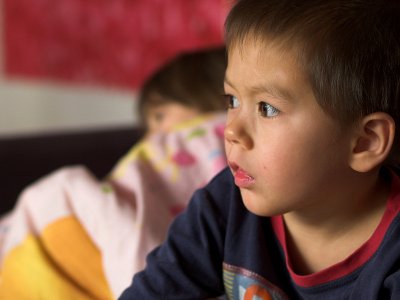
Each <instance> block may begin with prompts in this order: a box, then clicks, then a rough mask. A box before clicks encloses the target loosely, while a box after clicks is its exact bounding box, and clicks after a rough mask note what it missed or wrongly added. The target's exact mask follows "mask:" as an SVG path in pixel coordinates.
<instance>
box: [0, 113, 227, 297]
mask: <svg viewBox="0 0 400 300" xmlns="http://www.w3.org/2000/svg"><path fill="white" fill-rule="evenodd" d="M224 123H225V114H209V115H205V116H201V117H199V118H196V119H194V120H192V121H190V122H187V123H184V124H180V125H179V126H177V128H175V129H174V130H173V131H171V132H170V133H168V134H165V135H155V136H152V137H151V138H148V139H146V140H143V141H141V142H139V143H138V144H137V145H135V146H134V147H133V148H132V149H131V150H130V151H129V152H128V153H127V154H126V155H125V157H123V158H122V159H121V160H120V161H119V162H118V163H117V165H116V166H115V168H114V169H113V170H112V171H111V172H110V175H109V176H108V177H107V178H106V179H104V180H98V179H96V178H95V177H94V176H93V175H92V174H91V173H90V171H89V170H88V169H86V168H85V167H84V166H71V167H65V168H62V169H60V170H56V171H55V172H54V173H52V174H49V175H48V176H46V177H45V178H42V179H40V180H39V181H37V182H36V183H34V184H32V185H31V186H29V187H27V188H26V189H25V191H24V192H23V193H22V194H21V196H20V199H19V200H18V203H17V206H16V207H15V209H14V210H13V211H12V212H11V214H10V215H8V216H7V217H5V218H3V220H2V223H1V226H0V242H1V244H0V272H1V273H0V277H1V278H0V299H14V300H19V299H30V300H32V299H33V300H34V299H45V300H46V299H78V300H79V299H115V298H116V297H118V296H119V295H120V293H121V292H122V291H123V290H124V289H125V288H126V287H127V286H128V285H129V284H130V282H131V279H132V276H133V274H134V273H135V272H137V271H139V270H141V269H142V268H143V267H144V265H145V257H146V255H147V253H148V252H149V251H150V250H152V249H153V248H154V247H156V246H157V245H158V244H159V243H161V242H162V241H163V240H164V238H165V236H166V232H167V229H168V226H169V224H170V223H171V221H172V220H173V219H174V217H175V216H176V215H177V214H179V213H180V212H181V211H182V210H183V209H185V207H186V205H187V202H188V200H189V199H190V197H191V195H192V193H193V192H194V190H195V189H197V188H199V187H202V186H203V185H204V184H206V183H207V182H208V181H209V180H210V179H211V178H212V177H213V176H214V175H215V174H216V173H218V172H219V171H220V170H222V169H223V168H224V167H225V166H226V160H225V155H224V149H223V128H224ZM99 151H101V149H99Z"/></svg>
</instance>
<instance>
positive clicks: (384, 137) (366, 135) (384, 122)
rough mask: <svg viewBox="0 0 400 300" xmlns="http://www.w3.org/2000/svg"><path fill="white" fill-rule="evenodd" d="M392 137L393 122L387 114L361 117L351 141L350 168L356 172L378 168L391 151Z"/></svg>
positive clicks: (380, 113) (393, 133)
mask: <svg viewBox="0 0 400 300" xmlns="http://www.w3.org/2000/svg"><path fill="white" fill-rule="evenodd" d="M394 135H395V122H394V120H393V118H392V117H391V116H390V115H388V114H387V113H383V112H377V113H372V114H369V115H367V116H365V117H363V118H362V119H361V120H360V122H359V127H358V130H356V133H355V136H354V139H353V143H352V153H351V158H350V167H351V168H352V169H353V170H355V171H357V172H368V171H371V170H372V169H374V168H375V167H377V166H379V165H380V164H381V163H382V162H383V161H384V160H385V159H386V157H387V156H388V155H389V153H390V151H391V149H392V145H393V140H394Z"/></svg>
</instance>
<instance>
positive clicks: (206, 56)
mask: <svg viewBox="0 0 400 300" xmlns="http://www.w3.org/2000/svg"><path fill="white" fill-rule="evenodd" d="M225 54H226V53H225V47H218V48H209V49H208V48H207V49H202V50H196V51H191V52H184V53H181V54H179V55H178V56H176V57H174V58H173V59H172V60H170V61H169V62H168V63H166V64H165V65H164V66H163V67H162V68H160V69H159V70H158V71H156V72H155V73H154V74H153V75H152V76H151V77H150V78H149V79H147V80H146V82H145V84H144V85H143V87H142V89H141V92H140V95H139V103H138V106H139V112H140V114H141V117H143V116H144V115H145V113H146V110H147V108H149V107H152V106H154V105H161V104H166V103H179V104H182V105H185V106H188V107H192V108H195V109H198V110H199V111H200V112H211V111H217V110H224V109H225V108H226V105H225V102H224V100H223V97H222V94H223V83H224V76H225V69H226V55H225Z"/></svg>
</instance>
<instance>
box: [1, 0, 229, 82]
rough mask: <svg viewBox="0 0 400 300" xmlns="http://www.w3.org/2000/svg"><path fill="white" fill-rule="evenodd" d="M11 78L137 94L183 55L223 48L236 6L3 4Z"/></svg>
mask: <svg viewBox="0 0 400 300" xmlns="http://www.w3.org/2000/svg"><path fill="white" fill-rule="evenodd" d="M3 1H4V3H3V8H4V16H3V19H4V25H5V27H4V40H5V41H4V42H5V43H4V56H5V57H4V68H5V73H6V74H5V75H6V78H7V77H8V78H15V77H24V78H30V79H36V80H55V81H61V82H68V83H70V84H85V85H88V84H89V85H102V86H104V85H105V86H116V87H122V88H128V89H136V88H137V87H139V86H140V84H141V83H142V81H143V80H144V79H145V77H146V76H148V75H149V73H151V72H152V71H153V70H154V69H155V68H157V67H158V66H159V65H160V64H162V63H163V62H164V61H165V60H166V59H168V58H170V57H171V56H173V55H174V54H176V53H177V52H179V51H182V50H184V49H194V48H199V47H207V46H211V45H220V44H222V43H223V37H222V35H223V22H224V20H225V17H226V14H227V12H228V10H229V8H230V4H229V3H230V2H231V1H229V0H3Z"/></svg>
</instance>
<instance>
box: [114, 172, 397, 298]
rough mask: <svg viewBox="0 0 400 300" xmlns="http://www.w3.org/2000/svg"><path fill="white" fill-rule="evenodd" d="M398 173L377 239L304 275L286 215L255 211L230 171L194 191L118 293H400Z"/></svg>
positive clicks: (171, 295)
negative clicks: (295, 267)
mask: <svg viewBox="0 0 400 300" xmlns="http://www.w3.org/2000/svg"><path fill="white" fill-rule="evenodd" d="M392 177H393V178H392V192H391V195H390V199H389V200H388V204H387V209H386V212H385V215H384V216H383V218H382V221H381V223H380V224H379V226H378V228H377V229H376V231H375V233H374V234H373V235H372V237H371V238H370V240H368V241H367V242H366V243H365V244H364V245H363V246H362V247H361V248H360V249H358V250H357V251H356V252H355V253H353V255H351V256H349V258H348V259H346V260H345V261H343V262H341V263H339V264H337V265H335V266H332V267H331V268H328V269H326V270H323V271H321V272H318V273H315V274H311V275H307V276H299V275H296V274H295V272H293V271H292V270H291V268H290V263H287V262H286V257H287V253H286V243H285V236H284V229H283V228H284V227H283V222H282V218H280V217H274V218H267V217H259V216H256V215H254V214H252V213H250V212H249V211H248V210H247V209H246V208H245V207H244V205H243V202H242V200H241V196H240V192H239V190H238V188H237V187H236V186H235V185H234V181H233V178H232V175H231V173H230V171H229V169H225V170H224V171H222V172H221V173H220V174H219V175H217V176H216V177H215V178H214V179H213V180H212V181H211V182H210V183H209V184H208V185H207V186H206V187H205V188H203V189H200V190H198V191H197V192H196V193H195V194H194V196H193V198H192V200H191V202H190V204H189V206H188V208H187V209H186V211H185V212H184V213H182V214H181V215H180V216H178V217H177V219H176V220H175V221H174V223H173V224H172V225H171V227H170V230H169V234H168V238H167V240H166V241H165V243H164V244H163V245H162V246H161V247H158V248H157V249H155V250H154V251H152V252H151V253H150V254H149V256H148V258H147V266H146V269H145V270H144V271H142V272H140V273H138V274H136V275H135V276H134V278H133V282H132V285H131V286H130V287H128V288H127V289H126V290H125V291H124V293H123V294H122V295H121V296H120V298H119V299H120V300H128V299H137V300H146V299H206V298H211V297H218V296H221V295H225V296H226V298H228V299H245V300H247V299H318V300H320V299H324V300H328V299H335V300H337V299H357V300H359V299H363V300H366V299H400V224H399V221H400V217H399V209H400V196H399V190H400V183H399V178H398V177H397V176H395V175H393V176H392ZM321 255H323V254H321ZM257 297H258V298H257Z"/></svg>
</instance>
